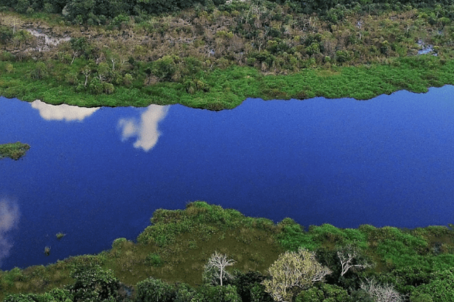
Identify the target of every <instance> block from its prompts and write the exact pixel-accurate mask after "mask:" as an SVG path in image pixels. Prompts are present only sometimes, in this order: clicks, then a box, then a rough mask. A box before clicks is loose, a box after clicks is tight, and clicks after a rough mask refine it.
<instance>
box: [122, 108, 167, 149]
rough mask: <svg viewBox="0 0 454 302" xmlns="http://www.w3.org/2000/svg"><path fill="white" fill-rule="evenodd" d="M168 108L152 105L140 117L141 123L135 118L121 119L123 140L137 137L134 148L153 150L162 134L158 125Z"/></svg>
mask: <svg viewBox="0 0 454 302" xmlns="http://www.w3.org/2000/svg"><path fill="white" fill-rule="evenodd" d="M168 110H169V107H168V106H159V105H150V106H148V108H147V110H146V111H145V112H144V113H142V115H141V116H140V122H139V121H137V119H134V118H127V119H121V120H119V121H118V127H119V128H121V131H122V132H121V140H122V141H125V140H127V139H129V138H130V137H133V136H137V140H136V142H135V143H134V148H142V149H143V150H144V151H149V150H151V149H152V148H153V147H154V146H155V145H156V143H157V142H158V139H159V136H160V135H161V133H160V132H159V129H158V124H159V122H160V121H161V120H163V119H164V118H165V116H166V115H167V111H168Z"/></svg>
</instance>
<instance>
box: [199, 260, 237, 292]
mask: <svg viewBox="0 0 454 302" xmlns="http://www.w3.org/2000/svg"><path fill="white" fill-rule="evenodd" d="M234 263H235V261H234V260H233V259H227V255H224V254H219V253H218V252H217V251H215V252H214V254H213V255H211V257H210V259H209V260H208V263H207V264H206V265H205V273H207V274H208V275H210V277H211V278H215V279H217V278H219V283H220V284H221V286H222V280H223V279H224V278H232V275H231V274H230V273H229V272H227V271H226V270H225V268H226V267H227V266H232V265H233V264H234ZM210 277H209V278H210ZM210 281H214V280H210Z"/></svg>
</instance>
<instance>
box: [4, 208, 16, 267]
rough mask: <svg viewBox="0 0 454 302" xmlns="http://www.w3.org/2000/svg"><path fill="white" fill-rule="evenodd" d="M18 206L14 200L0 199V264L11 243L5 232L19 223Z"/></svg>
mask: <svg viewBox="0 0 454 302" xmlns="http://www.w3.org/2000/svg"><path fill="white" fill-rule="evenodd" d="M19 216H20V214H19V207H18V206H17V204H16V203H15V202H12V201H9V200H7V199H0V266H1V261H2V259H3V258H5V257H8V255H9V250H10V249H11V247H12V246H13V244H12V243H11V242H10V240H8V238H7V237H6V234H7V233H8V232H9V231H11V230H12V229H13V228H15V227H16V226H17V224H18V223H19Z"/></svg>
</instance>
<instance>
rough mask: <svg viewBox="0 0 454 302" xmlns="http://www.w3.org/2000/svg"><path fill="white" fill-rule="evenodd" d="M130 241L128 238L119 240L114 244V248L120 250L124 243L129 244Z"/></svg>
mask: <svg viewBox="0 0 454 302" xmlns="http://www.w3.org/2000/svg"><path fill="white" fill-rule="evenodd" d="M127 241H128V240H127V239H126V238H117V239H115V240H114V241H113V242H112V248H114V249H118V248H121V246H122V245H123V243H125V242H127Z"/></svg>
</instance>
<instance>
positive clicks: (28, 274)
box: [0, 202, 454, 301]
mask: <svg viewBox="0 0 454 302" xmlns="http://www.w3.org/2000/svg"><path fill="white" fill-rule="evenodd" d="M151 222H152V225H150V226H149V227H147V228H146V229H145V230H144V231H143V232H142V233H141V234H140V235H139V236H138V237H137V242H136V243H135V242H133V241H129V240H127V239H125V238H119V239H117V240H115V241H114V242H113V245H112V249H111V250H108V251H104V252H102V253H100V254H97V255H84V256H77V257H70V258H68V259H65V260H63V261H58V262H57V263H56V264H51V265H48V266H45V267H44V266H33V267H29V268H26V269H24V270H21V269H18V268H15V269H13V270H10V271H6V272H1V271H0V288H1V289H2V291H1V292H0V300H2V299H4V297H6V295H8V294H13V293H43V292H48V291H50V290H51V289H53V288H62V287H64V286H66V285H69V284H72V282H73V279H72V278H71V277H70V272H71V271H73V270H75V269H77V268H82V267H86V266H87V265H88V266H93V265H95V266H96V265H99V266H100V267H101V268H102V269H104V270H109V269H110V270H112V273H113V275H114V276H115V278H117V279H118V280H119V281H120V282H121V283H122V284H123V285H125V286H127V287H129V288H132V287H135V286H136V284H137V283H138V282H140V281H142V280H144V279H146V278H147V277H150V276H151V277H153V278H158V279H161V280H164V281H166V282H168V283H171V284H172V283H174V282H184V283H187V284H189V285H190V286H192V287H199V286H201V285H202V284H203V280H202V272H203V266H204V264H206V262H207V260H208V258H209V257H210V255H211V254H212V253H214V251H219V252H221V253H225V254H227V255H228V256H229V257H230V258H233V259H234V260H235V261H236V263H235V265H234V266H233V267H232V269H238V270H239V271H241V272H242V273H243V274H245V273H247V272H251V271H257V272H258V273H259V274H260V275H263V276H265V275H266V274H267V269H268V267H269V266H270V265H271V264H272V263H273V262H274V261H275V260H276V259H277V258H278V256H279V255H280V254H282V253H283V252H284V251H286V250H287V251H295V250H297V249H298V248H299V247H304V248H306V249H309V250H311V251H314V252H316V255H317V259H318V261H320V262H321V263H322V264H323V265H327V266H328V267H329V268H330V269H331V270H332V271H333V274H332V275H331V276H329V277H328V278H327V280H326V282H327V284H329V285H330V286H336V287H337V288H338V289H339V290H341V291H344V292H345V293H347V289H348V288H349V287H353V288H356V287H358V286H359V281H360V279H361V278H365V277H368V278H372V277H374V278H376V279H377V280H380V281H382V282H388V283H390V284H392V285H393V286H394V287H395V288H396V289H397V290H398V291H399V292H400V293H402V294H408V295H410V294H412V293H416V292H422V293H425V292H426V291H425V289H428V288H430V286H432V285H431V284H432V283H431V282H438V281H437V280H436V278H435V277H434V276H435V275H434V274H437V272H442V271H445V270H449V269H450V268H452V267H453V265H454V231H453V229H452V227H454V225H450V228H447V227H444V226H430V227H426V228H416V229H413V230H408V229H397V228H394V227H383V228H375V227H373V226H371V225H362V226H360V227H359V228H358V229H340V228H336V227H334V226H332V225H330V224H324V225H321V226H311V227H310V228H309V230H308V231H304V230H303V227H301V225H299V224H297V223H295V222H294V221H293V220H292V219H290V218H286V219H284V220H282V221H281V222H279V223H278V224H275V223H273V222H272V221H271V220H268V219H265V218H252V217H245V216H244V215H243V214H241V213H240V212H238V211H236V210H233V209H223V208H221V207H220V206H215V205H209V204H207V203H205V202H193V203H189V204H188V205H187V207H186V209H184V210H163V209H159V210H157V211H155V212H154V214H153V217H152V219H151ZM68 239H69V238H68ZM348 245H353V246H355V247H356V248H357V249H358V251H360V255H361V259H363V260H364V259H365V260H367V261H368V262H370V263H373V264H374V265H372V266H370V267H369V268H368V269H366V270H364V271H355V272H350V273H349V274H348V275H345V276H343V278H340V275H339V274H340V263H339V260H338V259H337V258H336V257H337V256H336V255H337V254H336V251H338V250H339V249H340V248H342V247H345V246H348ZM52 249H58V246H54V247H53V248H52ZM36 252H37V253H42V251H41V250H40V251H36ZM229 271H232V270H231V268H229ZM402 276H403V277H404V278H401V277H402ZM442 277H443V276H441V277H440V278H442ZM434 278H435V279H434ZM440 282H445V281H440ZM433 301H442V300H437V299H433Z"/></svg>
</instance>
